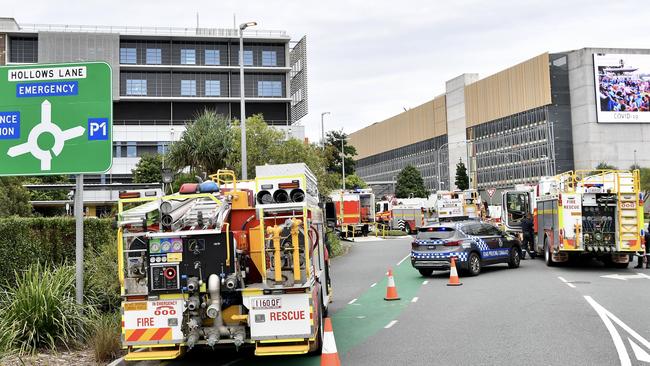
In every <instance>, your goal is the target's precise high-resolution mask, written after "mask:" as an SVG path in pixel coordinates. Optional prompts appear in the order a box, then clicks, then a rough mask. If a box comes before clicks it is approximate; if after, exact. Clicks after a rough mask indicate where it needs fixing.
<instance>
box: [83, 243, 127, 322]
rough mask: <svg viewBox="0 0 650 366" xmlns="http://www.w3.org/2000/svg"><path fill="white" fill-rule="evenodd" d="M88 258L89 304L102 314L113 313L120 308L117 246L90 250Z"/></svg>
mask: <svg viewBox="0 0 650 366" xmlns="http://www.w3.org/2000/svg"><path fill="white" fill-rule="evenodd" d="M89 250H90V251H92V253H89V255H88V256H86V262H85V272H84V273H85V281H84V284H85V294H86V298H87V300H88V303H90V304H93V305H95V306H96V307H97V309H98V310H100V311H102V312H113V311H115V310H117V309H118V308H119V307H120V301H121V299H120V282H119V279H118V277H117V246H116V245H115V244H114V243H109V244H104V245H101V246H100V247H99V248H97V249H89Z"/></svg>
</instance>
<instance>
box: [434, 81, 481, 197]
mask: <svg viewBox="0 0 650 366" xmlns="http://www.w3.org/2000/svg"><path fill="white" fill-rule="evenodd" d="M477 80H478V74H462V75H460V76H458V77H456V78H454V79H451V80H449V81H447V83H446V90H447V93H446V94H445V95H446V98H447V144H448V145H447V150H448V151H449V153H448V162H447V164H448V166H449V182H442V185H441V187H440V188H441V189H456V184H455V183H454V181H455V180H456V164H458V162H459V161H462V162H463V163H464V164H465V166H467V165H468V160H467V127H466V126H467V123H466V119H465V86H466V85H468V84H471V83H473V82H475V81H477Z"/></svg>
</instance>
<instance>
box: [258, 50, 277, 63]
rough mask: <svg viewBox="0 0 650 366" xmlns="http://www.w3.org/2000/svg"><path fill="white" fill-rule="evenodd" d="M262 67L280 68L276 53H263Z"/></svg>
mask: <svg viewBox="0 0 650 366" xmlns="http://www.w3.org/2000/svg"><path fill="white" fill-rule="evenodd" d="M262 66H278V55H277V53H276V52H275V51H262Z"/></svg>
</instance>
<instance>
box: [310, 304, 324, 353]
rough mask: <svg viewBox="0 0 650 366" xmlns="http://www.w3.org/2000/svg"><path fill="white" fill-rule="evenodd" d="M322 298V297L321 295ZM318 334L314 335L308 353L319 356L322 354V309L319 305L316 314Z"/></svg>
mask: <svg viewBox="0 0 650 366" xmlns="http://www.w3.org/2000/svg"><path fill="white" fill-rule="evenodd" d="M321 298H322V295H321ZM318 325H319V326H318V334H317V335H316V341H315V342H314V343H313V344H312V345H311V347H310V348H309V351H310V352H311V353H312V354H314V355H320V354H322V353H323V326H324V322H323V308H322V305H321V310H320V311H319V312H318Z"/></svg>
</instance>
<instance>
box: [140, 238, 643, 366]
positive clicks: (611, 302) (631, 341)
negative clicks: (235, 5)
mask: <svg viewBox="0 0 650 366" xmlns="http://www.w3.org/2000/svg"><path fill="white" fill-rule="evenodd" d="M410 241H411V240H410V239H393V240H379V241H367V242H359V243H354V244H353V245H352V248H351V249H350V252H349V253H348V254H347V255H345V256H343V257H339V258H335V259H334V260H333V263H332V267H333V270H332V277H333V281H334V286H335V287H334V289H335V290H334V303H332V304H331V310H330V314H331V318H332V323H333V327H334V334H335V338H336V343H337V347H338V351H339V356H340V358H341V361H342V364H343V365H359V366H362V365H371V366H377V365H393V364H398V363H399V364H405V365H432V364H435V365H495V364H500V365H644V364H645V365H650V342H648V340H650V311H649V310H650V291H649V290H650V270H645V269H643V270H638V269H634V268H632V266H630V268H629V269H625V270H620V269H611V268H604V267H603V266H602V265H601V264H600V263H599V262H596V261H590V262H586V263H582V264H580V265H578V266H574V267H567V266H561V267H547V266H546V265H545V264H544V262H543V261H542V260H530V259H529V260H526V261H522V264H521V267H520V268H518V269H509V268H508V267H507V265H505V264H502V265H495V266H491V267H484V271H483V273H482V274H481V275H480V276H478V277H461V282H463V285H462V286H459V287H448V286H446V283H447V281H448V276H449V273H448V272H435V273H434V275H433V276H431V277H428V278H424V277H422V276H420V274H419V273H418V272H417V271H416V270H414V269H413V268H412V267H411V264H410V261H409V259H408V258H406V257H407V256H408V254H409V250H410ZM404 258H406V259H405V260H404ZM389 267H390V268H393V271H394V274H395V281H396V283H397V289H398V294H399V295H400V297H401V300H400V301H393V302H387V301H384V300H383V297H384V295H385V291H386V270H387V269H388V268H389ZM603 276H607V277H603ZM156 364H159V363H155V362H146V363H143V362H141V363H138V366H141V365H156ZM160 364H165V365H319V364H320V360H319V358H318V357H311V356H301V357H273V358H254V357H253V356H252V350H250V349H249V350H242V351H240V352H238V353H235V352H226V353H223V352H219V353H217V352H213V351H211V350H209V349H205V350H194V351H192V352H190V353H188V354H187V355H186V356H184V357H183V358H181V359H178V360H175V361H170V362H161V363H160Z"/></svg>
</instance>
